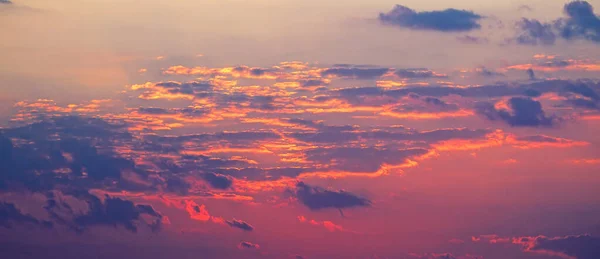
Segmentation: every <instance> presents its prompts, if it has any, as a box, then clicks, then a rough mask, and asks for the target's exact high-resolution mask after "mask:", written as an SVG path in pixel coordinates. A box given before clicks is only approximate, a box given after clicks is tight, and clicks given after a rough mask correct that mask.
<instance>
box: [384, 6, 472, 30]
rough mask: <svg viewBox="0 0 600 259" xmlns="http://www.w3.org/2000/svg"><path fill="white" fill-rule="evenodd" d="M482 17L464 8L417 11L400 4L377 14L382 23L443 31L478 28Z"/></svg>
mask: <svg viewBox="0 0 600 259" xmlns="http://www.w3.org/2000/svg"><path fill="white" fill-rule="evenodd" d="M482 18H483V17H482V16H481V15H478V14H476V13H474V12H472V11H466V10H457V9H446V10H443V11H424V12H417V11H415V10H412V9H410V8H408V7H406V6H402V5H396V6H395V7H394V8H393V9H392V10H391V11H389V12H387V13H380V14H379V20H380V21H381V22H382V23H383V24H389V25H395V26H399V27H403V28H409V29H414V30H435V31H444V32H460V31H471V30H475V29H479V28H481V25H480V24H479V23H478V21H479V20H480V19H482Z"/></svg>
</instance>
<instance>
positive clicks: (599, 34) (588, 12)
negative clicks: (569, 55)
mask: <svg viewBox="0 0 600 259" xmlns="http://www.w3.org/2000/svg"><path fill="white" fill-rule="evenodd" d="M564 12H565V14H566V15H567V16H568V18H565V19H560V20H558V21H557V22H556V26H557V27H558V28H559V30H560V35H561V36H562V37H563V38H565V39H567V40H570V39H585V40H589V41H593V42H596V43H600V18H599V17H598V16H596V14H594V8H593V7H592V5H591V4H590V3H588V2H586V1H573V2H570V3H567V4H566V5H565V7H564Z"/></svg>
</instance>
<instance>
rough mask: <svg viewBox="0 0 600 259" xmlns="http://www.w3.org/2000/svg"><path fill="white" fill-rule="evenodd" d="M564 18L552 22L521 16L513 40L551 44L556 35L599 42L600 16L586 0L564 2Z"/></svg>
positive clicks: (522, 42) (568, 38)
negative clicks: (516, 33)
mask: <svg viewBox="0 0 600 259" xmlns="http://www.w3.org/2000/svg"><path fill="white" fill-rule="evenodd" d="M563 11H564V13H565V15H566V16H567V17H566V18H559V19H556V20H554V21H552V22H540V21H538V20H536V19H527V18H523V19H522V20H521V21H519V22H517V24H516V27H517V29H518V36H517V37H516V38H515V41H516V42H517V43H519V44H528V45H538V44H540V45H553V44H555V42H556V38H557V37H561V38H563V39H566V40H575V39H583V40H588V41H592V42H596V43H600V18H599V17H598V16H596V14H594V8H593V7H592V5H591V4H590V3H588V2H586V1H572V2H570V3H567V4H565V6H564V8H563Z"/></svg>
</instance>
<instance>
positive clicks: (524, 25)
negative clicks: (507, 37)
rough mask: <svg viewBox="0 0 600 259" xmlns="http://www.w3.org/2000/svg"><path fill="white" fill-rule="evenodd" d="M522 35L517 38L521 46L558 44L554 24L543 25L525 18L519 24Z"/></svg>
mask: <svg viewBox="0 0 600 259" xmlns="http://www.w3.org/2000/svg"><path fill="white" fill-rule="evenodd" d="M517 28H518V29H519V31H520V34H519V35H518V36H517V37H516V38H515V40H516V42H517V43H519V44H527V45H538V44H540V45H553V44H554V43H555V42H556V34H555V33H554V30H553V27H552V24H549V23H542V22H540V21H538V20H535V19H527V18H523V19H522V20H521V21H519V22H517Z"/></svg>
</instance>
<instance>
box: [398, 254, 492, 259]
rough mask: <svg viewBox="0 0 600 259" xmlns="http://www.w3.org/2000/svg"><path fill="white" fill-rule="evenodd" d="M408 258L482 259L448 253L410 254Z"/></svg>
mask: <svg viewBox="0 0 600 259" xmlns="http://www.w3.org/2000/svg"><path fill="white" fill-rule="evenodd" d="M410 258H414V259H483V257H481V256H473V255H465V256H455V255H453V254H450V253H439V254H438V253H431V254H422V255H420V254H410Z"/></svg>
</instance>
